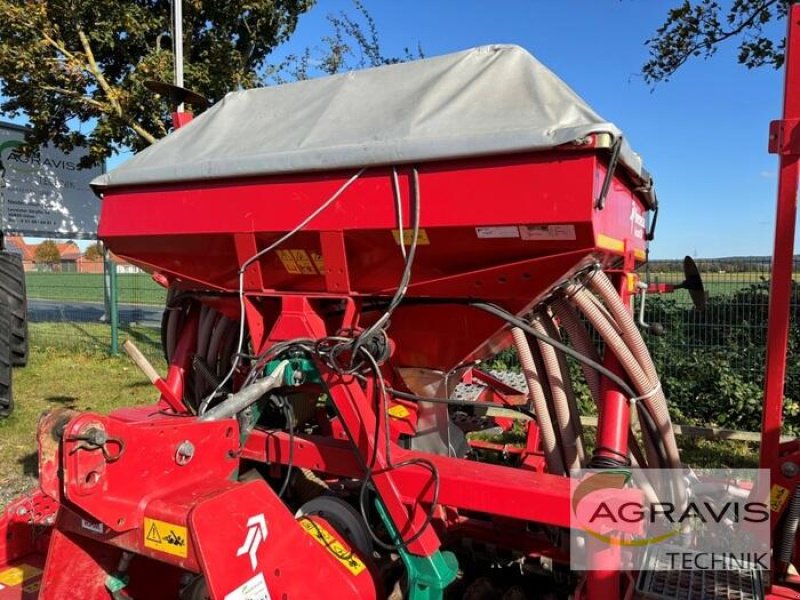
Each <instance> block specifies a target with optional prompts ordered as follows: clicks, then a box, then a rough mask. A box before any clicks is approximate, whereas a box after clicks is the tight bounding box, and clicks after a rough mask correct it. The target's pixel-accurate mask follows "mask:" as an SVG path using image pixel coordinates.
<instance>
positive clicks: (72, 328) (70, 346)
mask: <svg viewBox="0 0 800 600" xmlns="http://www.w3.org/2000/svg"><path fill="white" fill-rule="evenodd" d="M28 328H29V335H30V343H31V345H32V346H33V347H34V348H36V349H38V350H49V351H56V352H79V353H100V354H102V353H108V352H109V350H110V348H111V327H110V326H109V325H108V324H102V323H29V325H28ZM126 338H130V339H131V340H132V341H133V342H134V343H135V344H136V345H137V346H138V347H139V349H140V350H141V351H142V352H143V353H144V354H145V355H146V356H147V357H148V358H149V359H150V360H157V359H160V358H161V332H160V331H159V330H158V329H154V328H152V327H136V326H134V327H120V332H119V343H120V345H121V344H122V342H123V341H125V339H126Z"/></svg>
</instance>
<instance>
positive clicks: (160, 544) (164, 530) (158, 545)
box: [143, 517, 189, 558]
mask: <svg viewBox="0 0 800 600" xmlns="http://www.w3.org/2000/svg"><path fill="white" fill-rule="evenodd" d="M143 531H144V545H145V547H146V548H152V549H153V550H158V551H159V552H166V553H167V554H172V555H174V556H180V557H181V558H186V556H187V555H188V554H189V539H188V537H189V536H188V534H187V531H186V527H183V526H181V525H175V524H173V523H167V522H165V521H159V520H158V519H150V518H148V517H145V518H144V530H143Z"/></svg>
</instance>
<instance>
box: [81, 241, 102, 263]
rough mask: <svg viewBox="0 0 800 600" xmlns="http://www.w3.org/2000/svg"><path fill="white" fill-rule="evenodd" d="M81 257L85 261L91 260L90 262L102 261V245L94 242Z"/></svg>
mask: <svg viewBox="0 0 800 600" xmlns="http://www.w3.org/2000/svg"><path fill="white" fill-rule="evenodd" d="M83 257H84V258H85V259H86V260H92V261H96V260H102V258H103V245H102V244H101V243H100V242H95V243H94V244H92V245H91V246H89V247H88V248H86V251H85V252H84V253H83Z"/></svg>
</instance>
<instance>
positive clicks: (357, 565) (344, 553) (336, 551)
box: [299, 518, 367, 575]
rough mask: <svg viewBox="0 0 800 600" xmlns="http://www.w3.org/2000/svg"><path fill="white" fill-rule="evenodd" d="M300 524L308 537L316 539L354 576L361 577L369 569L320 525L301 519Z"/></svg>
mask: <svg viewBox="0 0 800 600" xmlns="http://www.w3.org/2000/svg"><path fill="white" fill-rule="evenodd" d="M299 523H300V527H302V528H303V530H304V531H305V532H306V533H307V534H308V535H310V536H311V537H312V538H314V539H315V540H316V541H317V543H318V544H319V545H320V546H322V547H323V548H326V549H327V550H328V552H330V553H331V554H333V556H334V557H335V558H336V560H338V561H339V562H340V563H342V564H343V565H344V567H345V568H346V569H347V570H348V571H350V572H351V573H352V574H353V575H359V574H361V572H362V571H364V569H366V568H367V566H366V565H365V564H364V563H363V562H361V561H360V560H359V558H358V557H357V556H356V555H355V554H354V553H353V552H352V551H350V550H348V549H347V548H345V547H344V546H343V545H342V543H341V542H340V541H339V540H337V539H336V538H335V537H333V536H332V535H331V534H330V532H329V531H328V530H327V529H325V528H324V527H323V526H322V525H320V524H319V523H316V522H314V521H312V520H311V519H308V518H302V519H300V521H299Z"/></svg>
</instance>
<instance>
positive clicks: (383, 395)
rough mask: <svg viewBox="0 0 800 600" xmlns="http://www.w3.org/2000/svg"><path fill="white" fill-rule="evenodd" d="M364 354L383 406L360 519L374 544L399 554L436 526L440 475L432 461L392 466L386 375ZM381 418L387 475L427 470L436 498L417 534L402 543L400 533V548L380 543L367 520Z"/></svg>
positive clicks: (416, 460)
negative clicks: (384, 377)
mask: <svg viewBox="0 0 800 600" xmlns="http://www.w3.org/2000/svg"><path fill="white" fill-rule="evenodd" d="M362 352H363V353H364V354H365V356H366V357H367V360H368V362H369V363H370V366H371V368H372V369H373V371H374V375H375V385H376V386H377V388H378V390H377V391H379V393H378V394H376V402H378V403H380V405H381V406H380V407H376V411H375V414H376V421H375V437H374V439H373V444H374V445H373V452H372V460H371V462H370V464H369V467H368V469H367V473H365V475H364V481H363V483H362V485H361V490H360V491H359V497H358V501H359V508H360V510H361V517H362V518H363V519H364V523H365V525H366V529H367V531H368V532H369V534H370V537H372V540H373V541H374V542H375V543H376V544H377V545H378V546H380V547H381V548H383V549H384V550H389V551H396V550H399V549H401V548H407V547H408V546H409V545H410V544H413V543H414V542H415V541H417V540H418V539H419V538H421V537H422V535H423V534H424V533H425V531H426V530H427V529H428V527H429V526H430V525H431V523H432V522H433V518H434V513H435V510H436V505H437V504H438V502H439V488H440V478H439V471H438V469H437V468H436V465H434V464H433V463H432V462H431V461H429V460H427V459H425V458H419V457H415V458H411V459H409V460H405V461H402V462H400V463H396V464H394V463H392V459H391V439H390V436H389V413H388V395H387V388H386V386H385V383H384V381H383V375H382V374H381V372H380V367H379V366H378V363H377V361H376V360H375V358H374V357H373V356H372V355H371V354H369V353H368V352H366V351H365V350H362ZM377 409H380V410H377ZM381 418H383V420H384V427H383V432H384V444H385V454H386V471H390V470H397V469H401V468H405V467H410V466H421V467H423V468H426V469H428V470H429V471H430V472H431V476H432V478H433V494H432V498H431V507H430V510H429V511H428V513H427V514H426V515H425V520H424V521H423V523H422V525H420V527H419V529H418V530H417V531H416V533H414V534H413V535H412V536H411V537H409V538H408V539H405V540H404V539H402V537H401V533H400V531H399V530H398V532H397V536H398V538H399V539H400V542H399V543H397V544H387V543H386V542H384V541H383V540H381V539H380V538H379V537H378V536H377V534H376V533H375V531H374V530H373V529H372V527H371V526H370V525H369V518H368V515H367V507H366V497H367V490H368V488H369V483H370V481H372V480H373V479H372V476H373V473H374V470H375V463H376V462H377V456H378V438H379V437H380V431H381V426H380V425H381V422H380V420H381Z"/></svg>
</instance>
